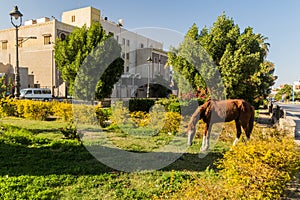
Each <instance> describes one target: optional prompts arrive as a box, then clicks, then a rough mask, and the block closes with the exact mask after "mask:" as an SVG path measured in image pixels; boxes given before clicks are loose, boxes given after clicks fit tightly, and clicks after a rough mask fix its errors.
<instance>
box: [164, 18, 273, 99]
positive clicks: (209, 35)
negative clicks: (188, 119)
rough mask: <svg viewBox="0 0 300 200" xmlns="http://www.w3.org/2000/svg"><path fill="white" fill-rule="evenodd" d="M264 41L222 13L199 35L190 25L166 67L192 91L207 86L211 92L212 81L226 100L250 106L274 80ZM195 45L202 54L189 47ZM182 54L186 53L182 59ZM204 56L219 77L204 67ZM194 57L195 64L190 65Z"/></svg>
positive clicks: (263, 95) (258, 35)
mask: <svg viewBox="0 0 300 200" xmlns="http://www.w3.org/2000/svg"><path fill="white" fill-rule="evenodd" d="M187 38H189V40H190V41H189V42H187ZM266 40H267V38H266V37H264V36H263V35H261V34H256V33H254V32H253V29H252V28H251V27H247V28H245V30H244V31H243V32H241V31H240V28H239V26H238V25H236V24H235V23H234V21H233V20H232V19H230V18H228V17H227V16H226V15H225V14H224V13H223V14H222V15H221V16H219V17H218V18H217V20H216V22H215V23H214V24H213V26H212V27H211V28H210V29H208V28H206V27H204V28H203V29H202V30H201V31H200V33H198V28H197V26H196V25H195V24H193V26H192V27H191V28H190V29H189V31H188V32H187V34H186V36H185V39H184V41H183V43H182V44H181V45H180V46H179V48H178V49H177V50H173V51H172V52H171V53H169V64H171V65H172V66H173V67H174V70H175V71H177V73H179V74H181V75H182V76H184V77H185V78H186V79H187V80H188V81H189V82H190V84H191V85H192V87H193V88H197V87H200V88H205V87H207V88H208V89H209V91H210V93H211V92H212V90H214V89H215V88H214V87H212V86H211V85H210V83H209V81H210V80H211V79H213V81H214V86H219V87H220V85H221V84H222V83H223V85H224V87H225V89H226V96H227V98H244V99H246V100H248V101H249V102H251V103H254V102H258V101H259V99H261V98H265V97H266V96H267V95H268V94H269V93H270V87H271V86H272V85H273V84H274V81H275V80H276V77H275V76H273V73H274V64H273V63H272V62H270V61H267V60H266V57H267V54H268V50H269V44H268V43H266ZM195 43H197V44H199V45H200V46H202V47H203V49H205V51H203V49H200V48H196V49H195V48H193V45H191V44H195ZM182 52H186V53H185V54H184V58H182ZM207 54H208V55H209V56H210V57H211V58H212V60H213V63H214V64H215V65H216V67H215V68H217V69H218V71H219V73H220V74H218V73H217V72H215V71H214V70H212V69H215V68H212V67H211V64H208V63H210V62H208V59H207V58H205V57H206V56H205V55H207ZM195 57H197V59H198V61H197V62H194V60H196V59H195ZM186 58H188V59H186ZM203 61H204V62H203ZM195 63H201V67H200V68H197V67H196V66H195V65H194V64H195ZM203 63H205V64H206V66H205V65H203ZM218 75H221V79H222V80H221V81H219V80H217V76H218ZM204 79H205V80H204Z"/></svg>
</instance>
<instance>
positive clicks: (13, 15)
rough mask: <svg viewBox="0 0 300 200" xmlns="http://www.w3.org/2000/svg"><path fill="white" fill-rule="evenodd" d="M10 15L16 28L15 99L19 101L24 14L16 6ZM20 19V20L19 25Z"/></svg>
mask: <svg viewBox="0 0 300 200" xmlns="http://www.w3.org/2000/svg"><path fill="white" fill-rule="evenodd" d="M9 15H10V21H11V23H12V25H13V26H14V27H15V28H16V72H15V73H16V75H15V76H16V77H15V81H16V85H15V98H16V99H18V98H19V97H20V87H21V84H20V69H19V48H18V47H19V46H18V45H19V44H18V31H19V27H20V26H21V24H22V16H23V14H22V13H21V12H20V11H19V10H18V6H15V7H14V9H13V10H12V11H11V12H10V13H9ZM18 19H20V21H19V23H17V22H18Z"/></svg>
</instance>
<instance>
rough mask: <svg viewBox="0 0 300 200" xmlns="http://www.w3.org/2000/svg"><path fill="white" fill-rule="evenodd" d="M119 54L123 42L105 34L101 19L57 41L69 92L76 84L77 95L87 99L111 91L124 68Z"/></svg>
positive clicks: (61, 66) (56, 49)
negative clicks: (120, 43) (118, 41)
mask: <svg viewBox="0 0 300 200" xmlns="http://www.w3.org/2000/svg"><path fill="white" fill-rule="evenodd" d="M120 54H121V48H120V46H119V45H118V43H117V42H116V41H115V40H114V39H113V37H111V35H106V33H105V31H104V30H103V28H102V27H101V25H100V23H99V22H93V23H92V24H91V26H90V27H89V28H87V27H86V26H85V25H84V26H82V27H81V28H76V29H74V31H73V32H72V33H71V34H70V35H68V37H67V38H66V39H65V40H60V39H58V40H57V41H56V45H55V61H56V64H57V67H58V70H59V71H60V72H61V75H62V79H63V80H64V81H65V82H67V83H68V84H69V88H70V90H69V91H70V94H73V93H74V85H75V84H76V92H75V93H76V95H78V97H80V98H82V99H87V100H91V99H94V98H97V99H102V98H104V97H109V96H110V95H111V92H112V86H113V85H114V83H115V82H117V80H118V79H119V78H120V76H121V74H122V73H123V70H124V67H123V65H124V61H123V60H122V59H121V58H120ZM107 58H113V59H107ZM78 72H80V73H78ZM105 80H109V81H105ZM80 89H82V91H80ZM73 95H74V94H73Z"/></svg>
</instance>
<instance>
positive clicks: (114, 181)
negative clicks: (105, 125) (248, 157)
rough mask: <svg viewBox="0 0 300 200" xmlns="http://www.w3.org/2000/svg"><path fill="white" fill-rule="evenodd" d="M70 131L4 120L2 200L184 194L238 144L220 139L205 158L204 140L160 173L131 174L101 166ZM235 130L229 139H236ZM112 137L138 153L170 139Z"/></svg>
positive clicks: (57, 126) (53, 124)
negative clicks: (201, 153)
mask: <svg viewBox="0 0 300 200" xmlns="http://www.w3.org/2000/svg"><path fill="white" fill-rule="evenodd" d="M64 126H66V123H65V122H60V121H34V120H26V119H20V118H3V119H1V131H0V151H1V154H0V160H1V161H0V179H1V180H0V198H1V199H151V198H152V199H155V198H158V197H160V196H162V195H164V196H165V194H166V193H170V194H171V193H174V192H176V191H178V190H180V188H181V185H182V184H183V183H186V182H187V181H188V180H193V179H194V178H196V177H200V176H210V172H209V171H210V169H214V165H213V163H214V162H215V161H216V160H217V159H218V158H221V157H222V155H223V153H224V152H225V151H226V150H228V148H229V147H230V144H231V142H232V141H229V140H222V139H220V140H218V142H217V144H216V145H215V147H214V150H212V151H211V152H210V153H209V154H208V155H207V156H206V157H205V158H203V159H200V158H199V157H198V152H199V149H200V139H199V138H198V139H196V141H195V145H194V146H193V147H192V148H190V149H188V151H187V152H188V153H185V154H183V155H182V156H181V157H180V158H179V159H178V160H176V161H175V162H174V163H172V164H170V165H168V166H166V167H164V168H162V169H160V170H155V171H139V172H131V173H126V172H120V171H117V170H115V169H112V168H110V167H108V166H106V165H104V164H102V163H101V162H99V161H98V160H97V159H95V158H94V157H93V156H92V155H91V153H90V152H89V151H88V150H87V149H86V148H85V146H84V145H82V144H81V143H80V142H79V141H77V140H69V139H65V138H64V137H63V135H62V133H61V131H60V129H61V128H62V127H64ZM229 126H230V128H228V129H226V130H227V131H225V132H224V134H228V135H232V133H229V132H230V131H229V132H228V130H231V129H232V127H231V126H232V124H230V125H229ZM106 134H107V135H106V136H107V137H108V138H110V140H111V141H113V142H114V143H115V144H116V145H117V146H118V147H119V148H121V149H124V150H126V151H132V152H145V151H152V150H155V149H156V148H158V146H160V145H163V144H164V141H165V140H168V137H169V136H161V135H160V136H153V137H148V140H145V138H143V137H136V136H129V137H124V134H122V133H120V132H119V133H118V132H117V133H114V132H107V133H106ZM222 134H223V133H222ZM124 138H126V140H125V139H124ZM221 138H222V137H221ZM231 139H233V136H232V137H231ZM145 141H147V142H145Z"/></svg>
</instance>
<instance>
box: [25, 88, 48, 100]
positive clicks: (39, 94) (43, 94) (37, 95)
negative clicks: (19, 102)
mask: <svg viewBox="0 0 300 200" xmlns="http://www.w3.org/2000/svg"><path fill="white" fill-rule="evenodd" d="M52 98H53V95H52V92H51V90H50V89H49V88H25V89H22V90H21V91H20V99H32V100H43V101H49V100H52Z"/></svg>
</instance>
